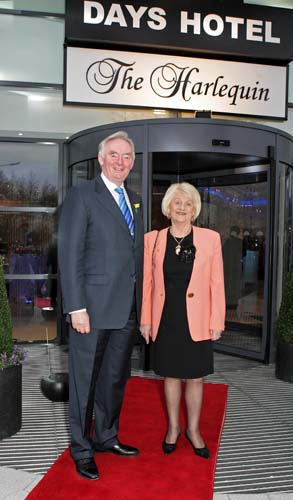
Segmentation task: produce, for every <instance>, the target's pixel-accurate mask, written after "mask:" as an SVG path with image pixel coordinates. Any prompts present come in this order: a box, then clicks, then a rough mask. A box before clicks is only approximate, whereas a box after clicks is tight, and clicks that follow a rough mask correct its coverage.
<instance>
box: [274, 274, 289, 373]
mask: <svg viewBox="0 0 293 500" xmlns="http://www.w3.org/2000/svg"><path fill="white" fill-rule="evenodd" d="M276 335H277V350H276V377H277V378H279V379H281V380H284V381H285V382H293V269H291V270H290V271H289V272H288V274H287V275H286V277H285V281H284V288H283V295H282V302H281V307H280V311H279V316H278V320H277V329H276Z"/></svg>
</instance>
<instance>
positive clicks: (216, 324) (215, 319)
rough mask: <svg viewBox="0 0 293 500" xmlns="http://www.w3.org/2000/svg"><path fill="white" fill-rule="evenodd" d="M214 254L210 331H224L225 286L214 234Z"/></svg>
mask: <svg viewBox="0 0 293 500" xmlns="http://www.w3.org/2000/svg"><path fill="white" fill-rule="evenodd" d="M215 234H216V237H215V244H214V253H213V259H212V269H211V281H210V296H211V315H210V330H225V314H226V301H225V285H224V269H223V256H222V246H221V238H220V235H219V234H218V233H215Z"/></svg>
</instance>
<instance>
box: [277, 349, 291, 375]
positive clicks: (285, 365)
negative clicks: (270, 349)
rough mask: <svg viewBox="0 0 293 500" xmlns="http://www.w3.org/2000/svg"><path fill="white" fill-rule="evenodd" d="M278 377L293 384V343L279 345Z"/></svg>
mask: <svg viewBox="0 0 293 500" xmlns="http://www.w3.org/2000/svg"><path fill="white" fill-rule="evenodd" d="M276 377H277V378H279V379H280V380H284V382H293V342H291V343H286V342H278V344H277V350H276Z"/></svg>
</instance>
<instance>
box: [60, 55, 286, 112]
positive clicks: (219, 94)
mask: <svg viewBox="0 0 293 500" xmlns="http://www.w3.org/2000/svg"><path fill="white" fill-rule="evenodd" d="M65 73H66V84H65V102H66V103H69V104H73V103H75V104H88V105H105V106H123V107H131V106H135V107H144V108H145V107H151V108H163V109H169V108H171V109H178V110H192V111H194V110H211V111H213V112H215V113H225V114H237V115H247V116H260V117H267V118H276V119H286V107H287V106H286V105H287V93H286V89H287V85H286V82H287V68H286V67H278V66H270V65H263V64H252V63H243V62H232V61H220V60H212V59H201V58H195V57H179V56H172V55H168V54H165V55H162V54H147V53H139V52H124V51H123V52H122V51H116V50H104V49H101V50H100V49H87V48H79V47H67V51H66V71H65Z"/></svg>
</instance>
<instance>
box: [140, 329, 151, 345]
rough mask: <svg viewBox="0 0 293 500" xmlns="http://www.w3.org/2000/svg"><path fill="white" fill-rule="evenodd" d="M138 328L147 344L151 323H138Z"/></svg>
mask: <svg viewBox="0 0 293 500" xmlns="http://www.w3.org/2000/svg"><path fill="white" fill-rule="evenodd" d="M139 329H140V332H141V334H142V336H143V338H144V339H145V341H146V343H147V344H149V342H150V336H151V331H152V329H151V325H140V327H139Z"/></svg>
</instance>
